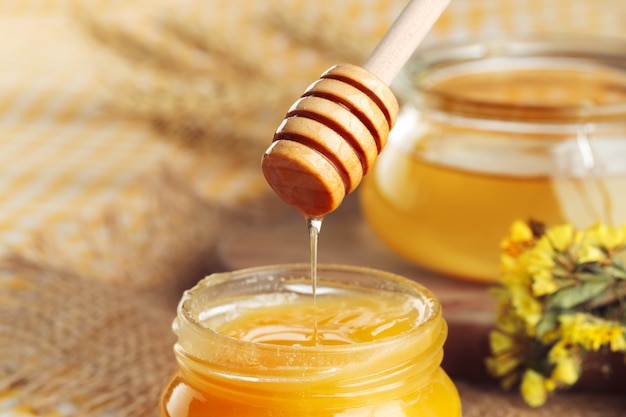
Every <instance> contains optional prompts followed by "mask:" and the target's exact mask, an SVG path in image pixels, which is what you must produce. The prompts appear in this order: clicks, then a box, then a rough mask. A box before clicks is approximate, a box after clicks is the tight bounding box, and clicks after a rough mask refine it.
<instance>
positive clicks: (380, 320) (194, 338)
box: [159, 264, 461, 417]
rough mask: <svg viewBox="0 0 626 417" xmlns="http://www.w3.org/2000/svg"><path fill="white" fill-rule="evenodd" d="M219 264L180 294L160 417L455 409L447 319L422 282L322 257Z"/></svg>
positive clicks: (444, 412) (447, 415)
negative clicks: (172, 368)
mask: <svg viewBox="0 0 626 417" xmlns="http://www.w3.org/2000/svg"><path fill="white" fill-rule="evenodd" d="M309 269H310V265H305V264H302V265H300V264H293V265H277V266H267V267H258V268H250V269H244V270H239V271H235V272H232V273H217V274H213V275H210V276H208V277H207V278H205V279H203V280H201V281H200V282H199V283H198V284H197V285H196V286H195V287H194V288H192V289H190V290H188V291H186V292H185V294H184V295H183V297H182V299H181V301H180V303H179V306H178V310H177V317H176V319H175V321H174V326H173V328H174V331H175V333H176V335H177V336H178V341H177V343H176V345H175V348H174V351H175V356H176V359H177V361H178V365H179V370H178V371H177V373H176V374H175V375H174V376H173V378H172V379H171V381H170V382H169V384H168V385H167V386H166V387H165V389H164V391H163V394H162V398H161V401H160V405H159V413H160V414H159V415H160V416H161V417H198V416H203V417H207V416H212V417H263V416H267V417H269V416H272V417H300V416H315V417H331V416H333V417H339V416H351V417H359V416H363V417H372V416H374V417H418V416H419V417H423V416H432V417H438V416H439V417H460V416H461V406H460V399H459V395H458V393H457V390H456V388H455V386H454V384H453V382H452V381H451V380H450V378H449V377H448V376H447V374H446V373H445V372H444V370H443V369H442V368H441V367H440V364H441V361H442V358H443V349H442V347H443V343H444V341H445V339H446V336H447V325H446V322H445V321H444V319H443V318H442V316H441V307H440V304H439V302H438V301H437V299H436V298H434V296H433V295H432V294H431V293H430V292H429V291H428V290H427V289H426V288H424V287H422V286H421V285H419V284H417V283H415V282H414V281H411V280H409V279H406V278H402V277H399V276H396V275H393V274H390V273H386V272H382V271H377V270H371V269H365V268H360V267H351V266H339V265H320V266H319V267H318V273H317V282H316V286H315V293H313V291H312V288H313V286H312V285H311V279H310V273H309Z"/></svg>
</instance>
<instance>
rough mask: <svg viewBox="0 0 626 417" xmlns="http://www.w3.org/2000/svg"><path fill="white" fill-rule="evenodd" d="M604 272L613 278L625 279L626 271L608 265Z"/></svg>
mask: <svg viewBox="0 0 626 417" xmlns="http://www.w3.org/2000/svg"><path fill="white" fill-rule="evenodd" d="M606 272H607V273H608V274H609V275H610V276H612V277H614V278H617V279H626V271H624V269H623V268H620V267H618V266H615V265H610V266H608V267H607V268H606Z"/></svg>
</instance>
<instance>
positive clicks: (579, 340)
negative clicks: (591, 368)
mask: <svg viewBox="0 0 626 417" xmlns="http://www.w3.org/2000/svg"><path fill="white" fill-rule="evenodd" d="M559 321H560V323H561V338H562V340H563V341H564V343H568V344H570V345H580V346H582V347H583V348H585V349H587V350H589V351H598V350H600V348H602V347H604V346H608V347H609V348H610V349H611V351H613V352H618V351H625V350H626V338H625V333H626V328H625V327H624V326H622V325H621V324H620V323H617V322H614V321H609V320H605V319H602V318H599V317H594V316H591V315H589V314H585V313H575V314H567V315H562V316H561V317H560V318H559Z"/></svg>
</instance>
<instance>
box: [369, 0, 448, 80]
mask: <svg viewBox="0 0 626 417" xmlns="http://www.w3.org/2000/svg"><path fill="white" fill-rule="evenodd" d="M448 3H450V0H410V1H409V3H408V4H407V5H406V6H405V7H404V9H403V10H402V12H401V13H400V15H399V16H398V17H397V18H396V20H395V21H394V23H393V25H392V26H391V27H390V28H389V30H388V31H387V33H386V34H385V36H384V37H383V39H382V40H381V41H380V42H379V43H378V45H377V46H376V48H374V51H372V53H371V55H370V56H369V58H368V59H367V61H365V63H364V64H363V68H365V69H366V70H368V71H369V72H371V73H372V74H374V75H376V76H377V77H378V78H380V79H381V80H382V81H384V82H385V83H386V84H387V85H390V84H391V82H392V81H393V79H394V78H396V75H398V73H399V72H400V70H401V69H402V67H403V66H404V64H406V62H407V61H408V60H409V58H410V57H411V55H412V54H413V52H414V51H415V49H416V48H417V47H418V45H419V44H420V43H421V42H422V40H423V39H424V37H425V36H426V34H427V33H428V31H429V30H430V29H431V28H432V26H433V25H434V24H435V22H436V21H437V19H438V18H439V16H440V15H441V13H443V11H444V10H445V8H446V7H447V6H448Z"/></svg>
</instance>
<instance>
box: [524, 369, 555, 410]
mask: <svg viewBox="0 0 626 417" xmlns="http://www.w3.org/2000/svg"><path fill="white" fill-rule="evenodd" d="M520 391H521V393H522V397H524V401H526V403H527V404H528V405H530V406H531V407H539V406H541V405H543V404H545V402H546V400H547V399H548V386H547V384H546V379H545V378H544V376H543V375H541V374H540V373H539V372H537V371H534V370H532V369H528V370H526V372H524V375H523V376H522V385H521V386H520Z"/></svg>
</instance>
